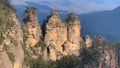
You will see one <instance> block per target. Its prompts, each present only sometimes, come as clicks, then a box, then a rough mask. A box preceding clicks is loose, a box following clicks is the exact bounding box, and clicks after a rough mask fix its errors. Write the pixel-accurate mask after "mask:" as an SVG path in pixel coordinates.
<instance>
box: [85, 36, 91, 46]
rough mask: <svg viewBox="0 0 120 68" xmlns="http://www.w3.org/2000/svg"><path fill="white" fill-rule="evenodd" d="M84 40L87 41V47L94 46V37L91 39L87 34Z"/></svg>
mask: <svg viewBox="0 0 120 68" xmlns="http://www.w3.org/2000/svg"><path fill="white" fill-rule="evenodd" d="M84 41H85V44H86V47H87V48H89V47H91V46H92V39H91V38H90V37H89V36H88V35H86V36H85V37H84Z"/></svg>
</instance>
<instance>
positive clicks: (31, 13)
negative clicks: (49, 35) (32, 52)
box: [23, 7, 42, 47]
mask: <svg viewBox="0 0 120 68" xmlns="http://www.w3.org/2000/svg"><path fill="white" fill-rule="evenodd" d="M23 21H24V23H25V25H26V29H27V34H28V35H27V37H28V39H27V44H29V45H31V46H32V47H33V46H34V45H35V44H36V43H37V42H38V41H39V40H40V37H41V35H42V34H41V29H40V26H39V23H38V18H37V9H36V8H33V7H27V9H26V10H25V12H24V14H23Z"/></svg>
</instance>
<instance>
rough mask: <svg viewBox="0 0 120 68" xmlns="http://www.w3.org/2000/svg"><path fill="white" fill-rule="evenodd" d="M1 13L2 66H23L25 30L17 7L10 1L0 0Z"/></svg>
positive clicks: (0, 47) (0, 52)
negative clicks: (13, 6)
mask: <svg viewBox="0 0 120 68" xmlns="http://www.w3.org/2000/svg"><path fill="white" fill-rule="evenodd" d="M4 7H6V8H4ZM0 13H1V14H0V24H1V25H0V41H2V42H0V68H22V62H23V59H24V51H23V49H22V46H21V45H22V43H23V32H22V30H21V25H20V23H19V21H18V18H17V16H16V14H15V9H13V8H12V6H10V5H9V3H8V1H6V2H5V3H4V2H0Z"/></svg>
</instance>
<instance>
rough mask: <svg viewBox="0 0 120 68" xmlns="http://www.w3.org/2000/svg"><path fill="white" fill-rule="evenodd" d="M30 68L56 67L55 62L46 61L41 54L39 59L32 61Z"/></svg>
mask: <svg viewBox="0 0 120 68" xmlns="http://www.w3.org/2000/svg"><path fill="white" fill-rule="evenodd" d="M30 68H54V62H52V61H51V62H45V61H44V60H43V58H42V56H40V57H39V58H38V59H33V60H32V61H31V63H30Z"/></svg>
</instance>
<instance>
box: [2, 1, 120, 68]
mask: <svg viewBox="0 0 120 68" xmlns="http://www.w3.org/2000/svg"><path fill="white" fill-rule="evenodd" d="M6 1H7V0H6ZM7 2H8V1H7ZM7 2H1V1H0V13H1V14H0V68H39V67H42V66H43V67H42V68H49V66H53V67H50V68H61V67H62V68H119V66H120V46H119V45H120V43H118V42H109V41H107V40H105V39H104V38H102V37H100V36H99V37H95V38H93V39H92V38H90V37H89V36H88V35H86V36H85V37H84V39H82V38H81V36H80V34H81V31H80V30H81V25H80V20H79V18H78V16H77V15H76V14H74V13H70V14H68V18H67V19H65V20H62V19H60V17H59V14H58V13H57V11H56V10H52V11H51V14H50V16H48V17H47V20H45V21H44V23H43V25H42V29H41V27H40V26H39V23H38V18H37V9H36V8H34V7H27V9H26V10H25V12H24V13H23V21H24V23H25V24H24V25H22V26H21V24H20V22H19V21H18V18H17V16H16V14H15V9H14V8H13V7H12V6H10V5H9V2H8V3H7ZM4 7H6V8H4ZM65 56H73V57H71V58H70V57H68V58H65ZM74 56H75V57H76V58H74ZM41 57H43V58H41ZM62 59H64V60H63V61H62ZM44 60H47V61H45V63H43V62H44ZM51 60H52V61H56V62H54V63H52V61H51ZM49 61H50V62H49ZM78 61H79V62H78ZM46 62H48V64H47V63H46ZM71 62H72V63H71ZM73 62H74V63H73ZM50 63H51V65H49V64H50ZM62 64H63V66H62ZM47 65H48V66H47ZM59 65H60V66H59ZM67 65H68V66H67ZM44 66H46V67H44ZM66 66H67V67H66Z"/></svg>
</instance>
